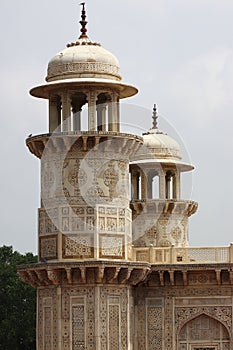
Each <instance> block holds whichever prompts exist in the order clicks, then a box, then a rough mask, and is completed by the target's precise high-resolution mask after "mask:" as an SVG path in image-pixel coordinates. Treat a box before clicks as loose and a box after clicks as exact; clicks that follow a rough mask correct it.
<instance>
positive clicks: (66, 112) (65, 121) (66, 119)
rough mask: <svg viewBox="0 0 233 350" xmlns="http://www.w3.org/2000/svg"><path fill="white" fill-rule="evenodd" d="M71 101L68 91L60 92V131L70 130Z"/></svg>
mask: <svg viewBox="0 0 233 350" xmlns="http://www.w3.org/2000/svg"><path fill="white" fill-rule="evenodd" d="M70 111H71V101H70V97H69V93H68V91H64V92H63V94H62V131H71V118H70Z"/></svg>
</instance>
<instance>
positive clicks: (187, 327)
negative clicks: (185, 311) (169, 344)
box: [177, 312, 232, 349]
mask: <svg viewBox="0 0 233 350" xmlns="http://www.w3.org/2000/svg"><path fill="white" fill-rule="evenodd" d="M223 342H224V343H225V344H226V345H227V346H229V349H230V344H232V337H231V332H230V329H229V327H227V325H226V324H224V322H222V321H221V320H220V319H219V318H217V317H215V316H214V315H213V314H211V315H210V314H208V312H198V313H196V314H194V315H192V316H191V317H189V318H187V319H186V320H185V322H182V323H181V324H180V327H179V329H178V331H177V349H183V348H185V347H187V346H189V348H191V349H196V348H201V347H203V349H204V348H205V347H206V348H208V347H211V346H212V347H213V349H218V348H219V347H218V346H219V345H220V344H222V343H223ZM226 349H227V348H226Z"/></svg>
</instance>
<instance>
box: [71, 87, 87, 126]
mask: <svg viewBox="0 0 233 350" xmlns="http://www.w3.org/2000/svg"><path fill="white" fill-rule="evenodd" d="M86 103H87V96H86V95H85V94H84V93H82V92H77V93H75V94H74V95H72V96H71V112H72V114H71V129H72V130H73V131H81V130H82V127H83V126H82V122H81V114H82V107H83V106H84V105H85V104H86Z"/></svg>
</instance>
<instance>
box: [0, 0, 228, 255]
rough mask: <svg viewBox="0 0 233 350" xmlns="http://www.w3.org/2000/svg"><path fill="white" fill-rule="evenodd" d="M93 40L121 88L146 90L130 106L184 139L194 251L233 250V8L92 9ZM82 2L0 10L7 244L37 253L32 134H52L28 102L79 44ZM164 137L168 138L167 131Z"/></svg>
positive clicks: (152, 4) (0, 239)
mask: <svg viewBox="0 0 233 350" xmlns="http://www.w3.org/2000/svg"><path fill="white" fill-rule="evenodd" d="M86 2H87V10H88V21H89V24H88V33H89V36H90V37H91V38H92V39H93V40H95V41H98V42H101V44H102V46H103V47H104V48H106V49H108V50H110V51H111V52H113V53H114V54H115V55H116V56H117V57H118V59H119V60H120V64H121V74H122V76H123V80H124V81H126V82H129V83H131V84H133V85H135V86H137V87H138V89H139V94H138V95H137V96H135V97H134V98H131V99H128V101H125V102H128V103H130V104H134V105H138V106H141V107H143V108H146V109H148V110H149V113H148V115H145V116H144V118H143V120H141V118H135V119H133V118H132V117H131V119H130V120H129V117H128V119H127V116H123V123H131V124H134V125H136V126H140V124H142V125H141V127H142V128H143V129H148V128H149V127H150V126H151V119H150V116H151V112H150V110H151V109H152V106H153V103H157V104H158V106H159V114H160V115H161V116H163V117H164V118H166V119H167V120H168V121H169V123H171V124H172V125H173V126H174V127H175V129H176V130H177V132H178V133H179V134H180V135H181V137H182V139H183V142H184V144H185V146H186V149H187V150H188V152H189V154H190V157H191V161H192V163H193V164H194V165H195V167H196V169H195V171H194V173H193V193H192V198H193V199H194V200H196V201H198V202H199V210H198V212H197V213H196V214H195V215H194V216H193V218H192V219H191V220H190V244H191V245H195V246H203V245H228V244H229V243H230V242H231V241H233V239H232V238H233V237H232V236H233V234H232V232H233V230H232V210H233V204H232V197H233V186H232V178H233V164H232V151H233V139H232V127H233V120H232V102H233V40H232V38H233V21H232V18H233V2H232V1H231V0H221V1H220V0H219V1H215V0H145V1H143V2H142V1H139V0H124V1H123V0H118V1H115V0H111V1H109V0H98V1H95V2H94V1H91V0H87V1H86ZM79 12H80V8H79V6H78V1H74V0H72V1H67V0H66V1H65V0H63V1H62V0H56V1H55V0H49V1H48V0H40V1H31V0H30V1H29V0H21V1H16V0H12V1H2V2H1V3H0V26H1V30H0V38H1V130H2V132H1V139H0V145H1V175H0V176H1V233H0V245H2V244H7V245H9V244H11V245H13V246H14V248H15V249H17V250H19V251H21V252H24V251H33V252H36V249H37V207H39V161H38V160H37V159H36V158H35V157H34V156H32V155H31V154H30V153H29V151H28V150H27V148H26V147H25V144H24V140H25V138H26V137H27V135H28V134H30V133H32V134H39V133H44V132H47V119H48V116H47V103H46V101H43V100H37V99H34V98H32V97H30V96H29V94H28V90H29V89H30V88H31V87H33V86H36V85H37V84H41V83H42V82H43V80H44V77H45V75H46V68H47V63H48V61H49V60H50V59H51V58H52V57H53V56H54V55H55V54H56V53H57V52H58V51H60V50H62V49H63V48H65V46H66V44H67V43H68V42H71V41H73V40H75V39H76V38H77V37H78V36H79V25H78V20H79ZM164 131H166V130H164Z"/></svg>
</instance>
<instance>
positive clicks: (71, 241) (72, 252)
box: [63, 235, 94, 258]
mask: <svg viewBox="0 0 233 350" xmlns="http://www.w3.org/2000/svg"><path fill="white" fill-rule="evenodd" d="M93 244H94V243H93V237H91V236H89V235H73V236H71V235H69V236H68V235H63V258H74V257H76V258H82V257H86V258H90V257H93V254H94V253H93Z"/></svg>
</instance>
